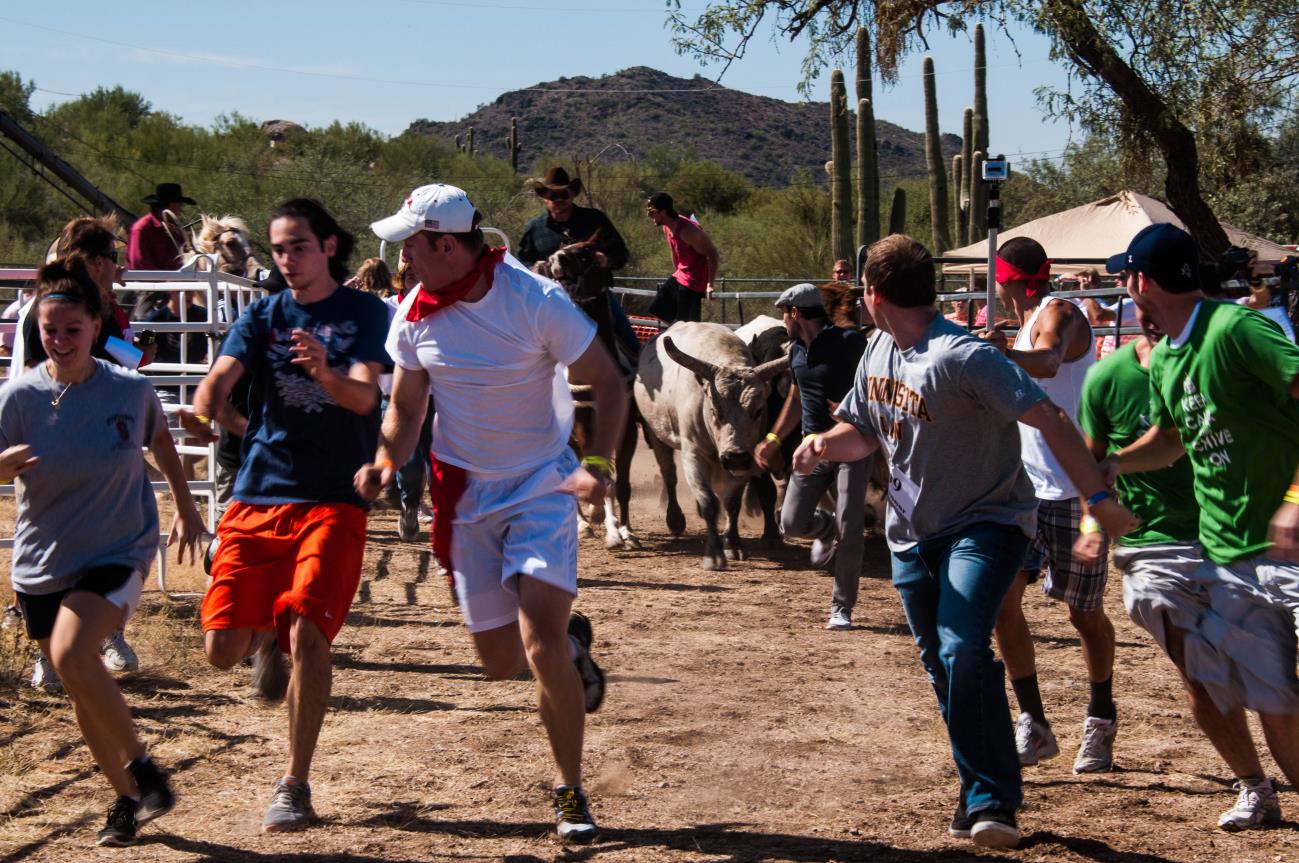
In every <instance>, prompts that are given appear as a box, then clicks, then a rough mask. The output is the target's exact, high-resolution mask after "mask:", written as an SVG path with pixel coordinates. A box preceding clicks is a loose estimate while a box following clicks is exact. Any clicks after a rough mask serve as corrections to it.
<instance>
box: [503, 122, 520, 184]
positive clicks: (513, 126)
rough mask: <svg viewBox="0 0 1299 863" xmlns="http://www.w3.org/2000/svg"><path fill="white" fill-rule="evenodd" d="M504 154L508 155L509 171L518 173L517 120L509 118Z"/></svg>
mask: <svg viewBox="0 0 1299 863" xmlns="http://www.w3.org/2000/svg"><path fill="white" fill-rule="evenodd" d="M505 152H507V153H509V154H510V170H512V171H514V173H516V174H517V173H519V118H518V117H511V118H510V134H508V135H506V136H505Z"/></svg>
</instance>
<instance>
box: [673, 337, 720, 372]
mask: <svg viewBox="0 0 1299 863" xmlns="http://www.w3.org/2000/svg"><path fill="white" fill-rule="evenodd" d="M663 350H665V351H667V354H668V356H670V357H672V359H674V360H676V362H677V365H680V366H682V367H683V368H686V369H688V370H689V371H692V372H694V373H695V374H697V375H699V376H700V377H701V378H703V379H705V380H709V381H711V380H713V379H714V378H716V377H717V366H715V365H713V364H712V363H710V362H707V361H706V360H701V359H699V358H698V357H692V356H690V354H687V353H685V352H683V351H682V350H681V349H680V348H678V347H677V346H676V345H674V344H673V343H672V339H671V338H670V337H668V336H664V337H663Z"/></svg>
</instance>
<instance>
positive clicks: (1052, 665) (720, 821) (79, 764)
mask: <svg viewBox="0 0 1299 863" xmlns="http://www.w3.org/2000/svg"><path fill="white" fill-rule="evenodd" d="M642 455H643V454H642ZM638 469H639V470H640V471H641V474H640V477H641V480H642V482H641V484H640V488H641V492H640V494H639V496H638V498H637V499H638V500H639V501H641V504H640V508H639V510H638V511H637V514H636V521H635V523H636V525H637V527H638V528H640V529H641V531H642V538H643V539H644V540H645V545H646V549H645V550H644V551H640V552H625V553H616V554H609V553H607V552H605V551H604V549H603V546H602V544H601V543H599V542H596V541H590V540H586V541H584V542H583V546H582V591H583V594H582V598H581V605H582V607H583V608H584V610H586V611H587V612H588V613H589V614H590V615H591V617H592V619H593V620H594V622H595V626H596V639H597V650H598V655H599V656H600V658H601V661H602V663H603V664H604V666H605V668H606V670H607V671H608V673H609V676H610V691H609V697H608V700H607V702H606V705H605V707H604V708H603V709H602V710H601V712H600V713H599V714H596V715H595V716H594V717H593V719H592V721H591V723H590V725H589V729H588V736H587V751H588V753H589V755H588V766H587V771H588V780H587V781H588V785H589V786H590V788H591V789H592V791H593V794H594V808H595V811H596V814H597V816H598V817H599V818H600V819H601V821H602V823H603V825H604V827H605V838H604V840H603V841H602V842H600V843H598V844H597V845H595V846H593V847H591V848H589V849H585V850H575V851H572V852H565V851H563V850H561V849H560V847H559V846H558V844H557V843H556V842H555V841H554V840H553V839H552V838H551V837H552V831H551V829H550V824H549V811H548V808H547V797H546V787H547V783H548V781H549V779H550V778H551V776H550V769H551V768H550V761H549V755H548V752H547V748H546V744H545V740H544V738H543V736H542V734H541V728H540V723H539V720H538V717H537V715H536V713H535V709H534V695H533V691H532V685H531V684H530V683H528V682H526V681H511V682H506V683H492V682H489V681H487V680H486V679H485V678H484V677H483V676H482V675H481V674H480V673H479V670H478V667H477V664H476V659H475V657H474V655H473V651H472V647H471V645H470V643H469V640H468V638H467V636H466V634H465V633H464V630H463V628H462V627H461V626H460V622H459V616H458V613H457V611H456V609H455V608H454V606H453V605H452V603H451V601H450V599H449V597H448V593H447V590H446V586H445V584H444V583H443V582H442V580H441V579H440V578H439V577H438V576H437V575H436V573H435V572H433V571H432V567H431V566H430V565H429V562H428V556H427V552H426V551H425V550H424V548H423V547H422V546H418V545H407V544H403V543H400V542H398V541H397V539H396V531H395V527H396V525H395V518H394V515H393V513H392V512H391V511H383V510H381V511H377V512H376V513H375V514H374V515H373V516H372V519H371V543H370V547H369V549H368V550H367V555H366V576H365V578H366V581H365V585H364V587H363V591H362V598H359V599H358V602H357V603H356V605H355V606H354V609H353V613H352V615H351V617H350V618H349V621H348V626H347V627H345V628H344V630H343V632H342V634H341V635H340V637H339V640H338V642H337V644H336V645H335V659H336V663H335V665H336V674H335V687H334V695H333V698H332V702H331V703H332V709H331V711H330V714H329V717H328V719H327V720H326V724H325V727H324V730H323V732H322V735H321V741H320V747H319V754H318V757H317V761H316V765H315V771H314V773H313V776H312V785H313V789H314V791H315V797H316V808H317V810H318V811H319V812H320V814H321V815H322V816H323V818H324V823H323V824H322V825H321V826H320V827H319V828H316V829H314V830H311V831H308V832H306V833H303V834H300V835H281V836H274V837H272V836H261V835H259V834H258V833H257V829H256V827H257V822H258V819H259V817H260V813H261V810H262V808H263V807H264V806H265V804H266V799H267V793H268V791H269V787H270V783H271V782H272V781H273V779H274V778H275V777H276V776H277V775H278V773H279V772H280V771H281V770H282V769H283V767H284V761H285V751H286V743H285V733H286V728H285V725H286V722H285V718H284V712H283V710H282V708H263V707H258V706H256V705H254V704H251V703H248V702H246V701H245V700H244V699H243V698H242V692H243V685H244V680H245V674H246V672H245V671H243V670H236V671H232V672H218V671H214V670H212V669H210V668H209V667H207V665H206V664H205V663H204V662H203V661H202V655H201V646H200V633H199V627H198V622H197V618H196V615H197V611H196V603H197V600H196V599H195V598H193V597H177V598H174V599H171V600H165V599H164V598H163V597H162V596H161V595H159V594H158V593H157V592H149V593H147V594H146V595H145V601H144V603H143V607H142V609H141V611H140V612H139V613H138V614H137V615H136V617H135V619H134V620H133V622H132V624H131V627H130V629H129V633H130V637H131V640H132V641H133V643H135V645H136V646H137V648H138V649H139V652H140V654H141V658H142V660H143V662H144V666H145V670H144V671H143V672H141V673H140V674H136V675H132V676H129V677H127V678H125V679H124V682H123V687H124V689H125V691H126V693H127V697H128V700H129V701H130V702H131V704H132V706H133V708H134V709H135V713H136V716H137V719H138V722H139V726H140V729H141V732H142V734H143V735H144V737H145V738H146V739H147V740H149V741H150V744H151V746H152V747H153V750H154V752H155V754H156V755H157V757H158V758H159V760H160V761H161V762H163V763H164V764H165V765H167V766H169V767H170V768H173V769H174V770H175V771H176V774H175V784H176V787H177V789H178V790H179V792H180V794H181V795H182V797H181V802H180V805H179V806H178V807H177V809H176V811H175V812H174V813H172V814H171V815H169V816H168V817H167V818H165V819H163V820H161V821H160V822H158V823H157V824H156V825H151V826H150V827H148V828H146V829H145V831H144V833H143V835H142V842H141V844H140V845H139V846H137V847H136V848H135V849H133V850H131V851H127V852H123V851H110V850H107V849H96V848H93V847H92V846H91V844H90V843H91V840H92V836H93V831H94V830H95V829H96V828H97V827H98V826H99V824H100V821H101V819H102V813H103V810H104V808H105V807H106V806H107V804H108V802H109V797H110V793H109V791H108V789H107V787H106V786H105V784H104V782H103V780H102V778H101V777H100V776H99V775H98V773H97V771H96V770H95V769H94V767H93V764H92V762H91V760H90V758H89V756H88V755H87V753H86V750H85V747H84V745H82V744H81V743H80V738H79V735H78V734H77V731H76V728H75V727H74V725H73V724H72V721H71V716H70V712H69V711H68V709H67V706H66V703H65V702H64V701H63V699H60V698H54V697H51V696H46V695H43V694H39V693H35V692H33V691H31V690H30V689H27V688H25V687H24V686H22V685H20V683H21V679H22V678H23V677H24V676H25V675H26V674H27V673H28V671H29V665H28V662H29V658H30V656H31V654H30V652H28V649H27V648H26V647H25V646H24V645H22V644H21V643H20V642H17V641H16V640H15V639H14V637H13V635H12V632H11V631H4V632H2V633H0V673H3V681H0V861H5V863H8V861H18V860H33V861H36V860H39V861H60V863H61V861H66V860H97V859H104V860H109V859H112V860H123V859H130V860H132V861H136V860H140V861H227V860H232V861H259V863H260V861H272V860H275V861H280V860H283V861H307V860H320V859H330V860H340V861H346V863H379V861H407V860H508V861H515V863H522V861H538V860H551V859H556V860H585V859H593V860H601V861H609V863H625V861H638V863H639V861H691V863H697V861H814V860H816V861H819V860H839V861H884V863H921V861H942V863H957V861H972V860H982V859H990V858H993V857H995V855H988V854H983V853H980V852H975V851H973V849H972V848H971V846H970V845H969V844H968V843H966V842H961V841H957V840H951V839H949V838H948V837H947V835H946V824H947V819H948V817H949V816H950V812H951V806H952V804H953V802H954V798H955V790H956V789H955V779H954V777H953V771H952V767H951V763H950V757H949V755H948V751H947V742H946V735H945V733H944V730H943V727H942V723H941V721H940V720H939V718H938V715H937V711H936V709H935V706H934V698H933V693H932V691H931V690H930V689H929V685H928V682H927V681H926V680H925V678H924V675H923V673H922V672H921V670H920V667H919V664H918V662H917V660H916V655H915V647H914V644H913V643H912V641H911V638H910V636H909V634H908V632H907V629H906V625H905V621H904V619H903V617H902V613H901V610H900V608H899V605H898V602H897V598H896V594H895V593H894V591H893V590H892V588H891V587H890V586H889V584H888V583H887V581H886V580H884V579H883V578H880V577H879V576H882V575H883V574H884V573H885V571H886V569H887V561H886V557H885V555H884V553H883V548H882V545H881V544H880V543H878V542H872V543H871V544H870V546H869V552H868V554H869V559H868V563H867V572H868V574H869V575H871V576H874V577H871V578H868V579H865V580H864V581H863V584H862V594H861V600H860V604H859V607H858V611H857V614H856V619H857V622H858V623H859V626H858V628H856V629H854V630H853V631H851V632H848V633H829V632H826V631H825V630H823V629H822V628H821V626H822V624H823V623H824V615H825V613H826V605H827V603H828V598H829V582H828V580H827V579H826V578H824V577H822V576H820V575H819V574H817V573H814V572H810V571H808V570H805V569H803V568H802V567H803V566H804V565H805V560H806V555H805V552H804V551H803V550H801V549H796V548H791V549H786V550H783V551H778V552H773V553H771V554H770V555H768V554H767V553H766V552H764V551H762V550H760V549H757V548H756V547H753V548H752V551H753V552H754V558H753V559H752V560H749V561H746V562H744V563H742V564H738V565H736V566H735V568H734V569H732V570H731V571H729V572H725V573H705V572H703V571H701V570H700V569H698V567H697V563H698V556H699V553H700V550H701V543H700V539H699V536H698V533H697V532H696V533H692V534H690V535H688V536H687V537H686V538H683V539H681V540H674V539H671V538H670V537H667V536H666V535H665V534H664V533H663V532H662V528H661V526H660V524H659V518H660V515H659V513H660V512H661V508H659V507H657V506H655V505H654V504H653V503H652V501H655V500H656V495H655V488H654V487H653V483H652V482H651V481H649V480H645V478H644V470H645V465H644V464H641V465H640V466H639V468H638ZM634 505H635V504H634ZM752 533H753V532H752V531H749V534H750V535H752ZM755 545H756V544H755ZM171 584H172V586H173V587H174V588H175V589H177V590H186V591H192V592H195V593H197V592H198V591H199V589H200V588H201V587H202V586H203V578H202V576H201V574H198V573H196V572H194V571H193V570H184V571H176V570H173V572H172V574H171ZM1118 593H1119V591H1118V590H1117V589H1116V588H1112V589H1111V591H1110V596H1109V603H1108V605H1107V607H1108V609H1109V611H1110V614H1111V616H1112V617H1113V618H1114V620H1115V624H1116V626H1117V629H1118V641H1119V651H1118V665H1117V669H1116V678H1115V679H1116V685H1115V689H1116V697H1117V699H1118V701H1119V709H1120V714H1121V722H1122V725H1121V729H1120V736H1119V742H1118V749H1117V752H1118V760H1119V762H1120V764H1121V766H1122V768H1123V769H1122V770H1121V771H1118V772H1115V773H1111V774H1106V775H1100V776H1091V777H1078V776H1074V775H1073V774H1072V773H1071V772H1070V771H1069V767H1070V763H1071V760H1072V759H1071V757H1070V756H1071V754H1072V752H1071V750H1072V748H1073V747H1075V746H1076V745H1077V742H1078V729H1079V725H1080V724H1081V721H1082V711H1083V708H1084V706H1085V701H1086V684H1085V674H1084V671H1083V666H1082V662H1081V657H1080V655H1079V649H1078V647H1077V640H1076V637H1075V636H1074V633H1073V632H1072V631H1071V630H1070V629H1069V626H1068V624H1067V622H1066V620H1065V615H1064V613H1063V612H1062V610H1061V609H1060V608H1058V607H1057V606H1055V605H1053V604H1051V603H1049V602H1047V601H1046V600H1044V599H1042V598H1041V597H1040V596H1034V597H1032V598H1031V599H1030V600H1028V601H1027V602H1026V606H1027V611H1028V614H1029V618H1030V622H1031V624H1032V626H1033V630H1034V633H1035V635H1036V636H1037V644H1038V660H1039V666H1040V668H1041V677H1042V680H1043V682H1044V696H1045V699H1046V702H1047V708H1048V711H1049V713H1050V714H1051V716H1052V717H1053V719H1054V720H1055V726H1056V729H1057V733H1058V734H1059V735H1060V737H1061V744H1062V747H1063V748H1064V749H1065V750H1066V752H1065V753H1063V754H1062V757H1061V758H1059V759H1057V760H1055V761H1052V762H1049V763H1047V764H1045V765H1042V766H1040V767H1037V768H1033V769H1031V770H1029V771H1027V772H1026V774H1025V779H1026V789H1025V790H1026V794H1027V797H1028V799H1029V801H1030V804H1031V808H1030V809H1029V810H1028V811H1026V812H1025V813H1024V816H1023V819H1022V825H1023V827H1024V829H1025V833H1026V836H1027V838H1026V841H1025V843H1024V844H1025V847H1024V848H1023V849H1021V850H1020V851H1017V852H1013V853H1011V854H1007V855H1004V856H1008V857H1010V858H1012V859H1016V860H1022V861H1039V860H1041V861H1070V863H1093V861H1105V863H1183V861H1185V863H1190V861H1202V860H1215V861H1219V860H1220V861H1261V863H1274V861H1283V860H1284V861H1290V860H1296V859H1299V835H1297V834H1296V832H1295V830H1294V827H1295V825H1294V824H1293V823H1292V822H1287V823H1286V824H1285V825H1284V826H1282V827H1281V828H1280V829H1276V830H1269V831H1264V832H1261V833H1251V834H1247V835H1240V836H1232V835H1227V834H1223V833H1220V832H1218V831H1217V830H1216V829H1214V827H1213V824H1214V821H1215V819H1216V817H1217V815H1218V813H1219V812H1220V811H1222V810H1223V809H1225V808H1226V807H1227V806H1228V805H1229V804H1230V802H1231V800H1232V795H1231V793H1230V792H1229V791H1228V789H1227V787H1226V777H1225V773H1226V771H1225V769H1224V768H1223V767H1222V765H1221V764H1220V763H1219V761H1218V759H1217V758H1216V756H1215V755H1214V754H1213V752H1212V751H1211V750H1210V748H1209V747H1208V745H1207V744H1206V743H1205V741H1204V740H1203V738H1202V737H1201V736H1200V735H1199V734H1198V732H1197V731H1196V730H1195V728H1194V726H1193V724H1192V723H1191V721H1190V718H1189V713H1188V711H1187V709H1186V707H1185V706H1184V702H1183V699H1182V695H1181V692H1180V687H1179V686H1178V684H1177V681H1176V679H1175V677H1174V676H1173V674H1172V673H1171V668H1170V666H1169V665H1168V663H1167V660H1166V659H1164V658H1163V657H1162V656H1161V655H1160V654H1159V653H1158V651H1157V650H1156V649H1155V648H1153V647H1152V646H1151V644H1150V642H1149V639H1148V638H1146V637H1145V636H1144V635H1143V634H1142V633H1141V632H1140V631H1138V630H1137V629H1136V628H1135V627H1133V626H1132V625H1131V624H1130V623H1128V622H1127V621H1126V620H1125V619H1122V613H1121V608H1120V605H1119V598H1118ZM0 595H3V591H0ZM1266 763H1267V764H1268V768H1269V770H1270V771H1272V772H1273V773H1274V775H1275V769H1274V768H1273V767H1272V766H1271V764H1270V762H1266ZM1282 805H1283V807H1284V808H1285V809H1286V811H1287V812H1290V813H1293V812H1295V811H1299V798H1297V797H1296V795H1295V794H1294V793H1292V792H1291V791H1288V790H1287V792H1286V793H1284V794H1283V795H1282ZM126 855H129V857H128V856H126Z"/></svg>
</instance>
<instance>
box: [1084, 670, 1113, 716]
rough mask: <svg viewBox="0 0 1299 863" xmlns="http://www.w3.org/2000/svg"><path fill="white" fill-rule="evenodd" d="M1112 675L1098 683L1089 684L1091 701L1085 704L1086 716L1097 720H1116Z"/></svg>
mask: <svg viewBox="0 0 1299 863" xmlns="http://www.w3.org/2000/svg"><path fill="white" fill-rule="evenodd" d="M1113 684H1114V675H1110V676H1109V677H1107V678H1105V679H1104V680H1102V681H1101V682H1100V683H1097V682H1096V681H1092V683H1091V690H1092V694H1091V701H1089V702H1087V715H1088V716H1095V717H1096V718H1097V719H1117V718H1118V711H1117V710H1116V709H1115V707H1114V690H1113Z"/></svg>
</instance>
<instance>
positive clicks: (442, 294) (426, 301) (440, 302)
mask: <svg viewBox="0 0 1299 863" xmlns="http://www.w3.org/2000/svg"><path fill="white" fill-rule="evenodd" d="M504 259H505V247H504V246H501V247H498V248H495V249H491V248H489V249H487V250H485V251H484V252H483V253H482V255H480V256H479V257H478V262H477V263H475V264H474V268H473V269H472V270H470V271H469V274H468V275H466V276H465V277H464V278H461V279H457V280H456V281H454V282H452V283H451V284H449V285H447V286H446V287H445V288H443V289H442V290H440V291H437V292H436V293H435V292H433V291H429V290H426V289H425V288H424V286H423V285H422V284H421V285H420V286H419V296H417V297H415V302H413V303H411V306H410V310H409V311H408V312H406V320H408V321H422V320H424V319H425V318H427V317H428V316H429V315H431V314H434V313H435V312H440V311H441V310H443V309H447V308H450V307H451V306H454V305H455V304H456V303H458V302H460V301H461V300H463V299H464V298H465V297H466V296H468V294H469V292H470V291H472V290H473V289H474V285H476V284H478V280H479V279H480V278H486V279H487V290H489V291H490V290H491V289H492V277H493V276H494V274H495V271H496V265H497V264H499V263H500V262H501V261H502V260H504Z"/></svg>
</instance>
